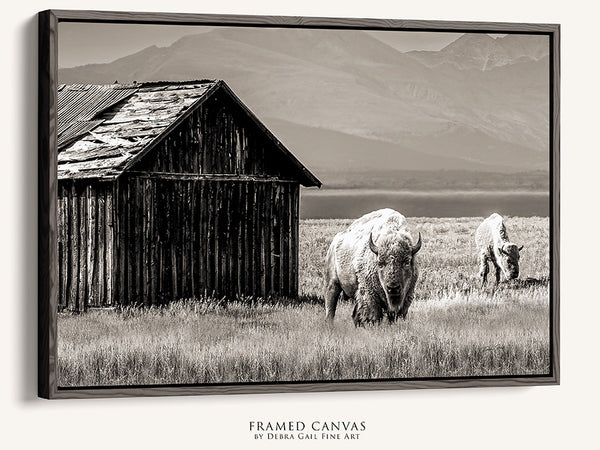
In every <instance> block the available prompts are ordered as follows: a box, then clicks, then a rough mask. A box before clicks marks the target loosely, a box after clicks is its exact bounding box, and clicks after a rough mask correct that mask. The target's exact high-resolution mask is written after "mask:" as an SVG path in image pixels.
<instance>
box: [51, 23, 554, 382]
mask: <svg viewBox="0 0 600 450" xmlns="http://www.w3.org/2000/svg"><path fill="white" fill-rule="evenodd" d="M550 57H551V43H550V38H549V35H548V34H542V33H539V34H536V33H528V34H519V33H515V32H507V33H497V34H491V33H486V32H468V33H465V32H454V31H441V30H440V31H397V30H375V29H358V28H357V29H334V28H328V29H327V28H309V27H299V28H292V27H290V28H286V27H279V28H278V27H268V26H243V27H242V26H200V25H186V26H183V25H181V26H180V25H151V24H117V23H89V22H86V23H83V22H60V23H59V25H58V64H59V67H58V69H59V70H58V92H57V108H58V110H57V120H56V131H57V141H58V142H57V145H58V165H57V170H58V174H57V175H58V177H57V178H58V202H57V213H56V214H57V235H58V236H57V237H58V247H57V248H58V283H57V284H58V316H57V317H58V318H57V325H56V326H57V357H58V358H57V369H56V375H57V385H58V386H59V387H60V388H83V387H109V386H110V387H125V386H156V385H226V384H243V383H257V384H260V383H288V382H289V383H291V382H306V383H308V382H332V381H333V382H340V383H342V382H356V381H369V380H380V381H381V380H414V379H453V378H461V379H464V378H470V377H474V378H485V377H531V376H541V375H549V374H551V371H552V369H551V364H552V361H551V353H552V352H551V296H550V292H551V288H552V283H553V280H552V278H551V272H552V271H551V267H552V266H551V243H552V235H551V232H552V226H553V224H552V223H551V217H552V208H553V205H552V202H551V184H552V181H553V180H552V174H551V155H552V150H553V149H552V147H551V130H550V123H551V112H550V111H551V110H550V108H551V106H550V105H551V97H550V92H551V88H552V86H551V80H552V71H551V60H550Z"/></svg>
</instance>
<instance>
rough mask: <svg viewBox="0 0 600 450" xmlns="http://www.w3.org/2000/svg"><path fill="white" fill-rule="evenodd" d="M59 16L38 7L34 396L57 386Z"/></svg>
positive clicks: (51, 391) (48, 394) (51, 392)
mask: <svg viewBox="0 0 600 450" xmlns="http://www.w3.org/2000/svg"><path fill="white" fill-rule="evenodd" d="M57 27H58V19H57V17H56V15H55V14H54V13H53V12H52V11H50V10H47V11H42V12H40V13H38V396H39V397H42V398H47V399H49V398H52V397H53V396H54V394H55V392H56V381H55V371H56V359H55V355H54V353H55V344H56V325H55V324H56V308H55V303H56V302H55V301H54V300H55V297H56V278H57V275H56V274H55V272H56V269H57V268H56V267H55V266H56V264H54V263H53V262H54V261H55V259H56V257H57V249H56V177H57V175H56V120H55V118H56V81H57V77H56V75H57V73H58V58H57V50H58V48H57V47H58V46H57Z"/></svg>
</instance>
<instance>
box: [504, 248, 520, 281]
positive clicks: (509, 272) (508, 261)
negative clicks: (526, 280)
mask: <svg viewBox="0 0 600 450" xmlns="http://www.w3.org/2000/svg"><path fill="white" fill-rule="evenodd" d="M498 250H499V254H500V258H498V264H499V265H500V268H501V269H502V272H504V276H505V277H506V279H507V280H512V279H515V278H517V277H518V276H519V256H520V255H519V252H520V251H521V250H523V246H522V245H521V246H520V247H517V244H512V243H505V244H504V245H502V247H499V248H498Z"/></svg>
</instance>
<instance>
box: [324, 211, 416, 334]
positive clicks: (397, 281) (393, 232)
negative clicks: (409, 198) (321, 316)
mask: <svg viewBox="0 0 600 450" xmlns="http://www.w3.org/2000/svg"><path fill="white" fill-rule="evenodd" d="M405 221H406V219H405V217H404V216H403V215H402V214H400V213H399V212H397V211H394V210H393V209H381V210H379V211H374V212H372V213H369V214H366V215H364V216H362V217H361V218H360V219H357V220H356V221H354V222H353V223H352V224H351V225H350V227H348V229H347V230H346V231H343V232H341V233H338V234H337V235H336V236H335V237H334V238H333V241H332V242H331V245H330V246H329V251H328V252H327V258H326V270H325V314H326V317H327V319H328V320H329V321H333V318H334V316H335V309H336V306H337V302H338V298H339V295H340V293H343V295H344V297H345V298H354V300H355V305H354V310H353V312H352V318H353V320H354V324H355V325H356V326H359V325H363V324H365V323H367V324H374V323H378V322H380V321H381V319H382V318H383V316H384V314H385V315H386V316H387V317H388V319H389V320H390V322H395V321H396V320H397V319H398V317H402V319H405V318H406V314H407V313H408V308H409V307H410V304H411V302H412V299H413V294H414V288H415V282H416V281H417V277H418V271H417V266H416V264H415V258H414V256H415V254H416V253H417V252H418V251H419V249H420V248H421V234H420V233H419V239H418V240H417V243H416V244H414V245H413V241H412V238H411V235H410V233H409V232H408V230H407V228H406V223H405Z"/></svg>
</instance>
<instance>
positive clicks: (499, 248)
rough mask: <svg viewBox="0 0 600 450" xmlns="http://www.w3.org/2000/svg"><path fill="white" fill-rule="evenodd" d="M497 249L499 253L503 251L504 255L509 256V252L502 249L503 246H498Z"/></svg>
mask: <svg viewBox="0 0 600 450" xmlns="http://www.w3.org/2000/svg"><path fill="white" fill-rule="evenodd" d="M498 250H500V253H504V254H505V255H506V256H509V254H508V253H507V252H506V250H504V246H502V247H498Z"/></svg>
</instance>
